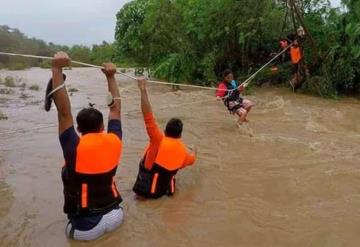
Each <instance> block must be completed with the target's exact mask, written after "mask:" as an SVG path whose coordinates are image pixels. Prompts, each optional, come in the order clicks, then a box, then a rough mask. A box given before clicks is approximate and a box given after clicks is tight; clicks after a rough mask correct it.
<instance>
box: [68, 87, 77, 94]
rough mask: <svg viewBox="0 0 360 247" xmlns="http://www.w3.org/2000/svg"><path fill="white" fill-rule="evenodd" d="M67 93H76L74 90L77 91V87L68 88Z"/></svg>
mask: <svg viewBox="0 0 360 247" xmlns="http://www.w3.org/2000/svg"><path fill="white" fill-rule="evenodd" d="M68 91H69V93H76V92H79V89H77V88H69V90H68Z"/></svg>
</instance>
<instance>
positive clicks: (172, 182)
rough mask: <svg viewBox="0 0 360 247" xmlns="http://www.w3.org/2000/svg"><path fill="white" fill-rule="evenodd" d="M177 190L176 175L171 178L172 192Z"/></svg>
mask: <svg viewBox="0 0 360 247" xmlns="http://www.w3.org/2000/svg"><path fill="white" fill-rule="evenodd" d="M174 192H175V177H174V176H173V177H172V178H171V193H172V194H173V193H174Z"/></svg>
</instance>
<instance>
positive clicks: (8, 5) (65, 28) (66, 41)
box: [0, 0, 341, 45]
mask: <svg viewBox="0 0 360 247" xmlns="http://www.w3.org/2000/svg"><path fill="white" fill-rule="evenodd" d="M0 1H1V7H0V25H8V26H10V27H14V28H18V29H20V30H21V31H22V32H24V33H25V34H26V35H27V36H29V37H36V38H39V39H43V40H45V41H47V42H54V43H56V44H62V45H73V44H84V45H92V44H98V43H101V42H102V41H103V40H105V41H109V42H111V41H113V40H114V30H115V24H116V17H115V15H116V13H117V12H118V11H119V10H120V9H121V7H122V6H123V5H124V4H125V3H127V2H130V0H0ZM209 1H211V0H209ZM330 1H331V2H332V3H333V4H334V5H335V6H338V5H339V4H340V1H341V0H330Z"/></svg>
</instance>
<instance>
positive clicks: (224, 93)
mask: <svg viewBox="0 0 360 247" xmlns="http://www.w3.org/2000/svg"><path fill="white" fill-rule="evenodd" d="M244 91H245V87H244V86H243V85H240V86H239V85H238V83H237V82H236V81H235V80H234V74H233V72H232V71H231V70H230V69H227V70H225V71H224V72H223V81H222V82H220V84H219V86H218V90H217V91H216V98H217V100H223V102H224V104H225V106H226V107H227V109H228V110H229V111H230V113H231V114H237V115H238V116H239V122H238V123H239V124H240V125H242V124H243V123H245V122H248V119H247V116H248V113H249V112H250V110H251V108H252V107H253V103H252V102H251V101H250V100H247V99H243V98H242V97H241V93H243V92H244Z"/></svg>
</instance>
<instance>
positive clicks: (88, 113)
mask: <svg viewBox="0 0 360 247" xmlns="http://www.w3.org/2000/svg"><path fill="white" fill-rule="evenodd" d="M76 122H77V124H78V129H79V131H80V132H81V134H83V135H85V134H89V133H97V132H99V131H100V130H101V128H102V127H103V126H104V119H103V115H102V113H101V112H100V111H99V110H97V109H95V108H92V107H89V108H84V109H82V110H81V111H80V112H79V114H78V115H77V117H76Z"/></svg>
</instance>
